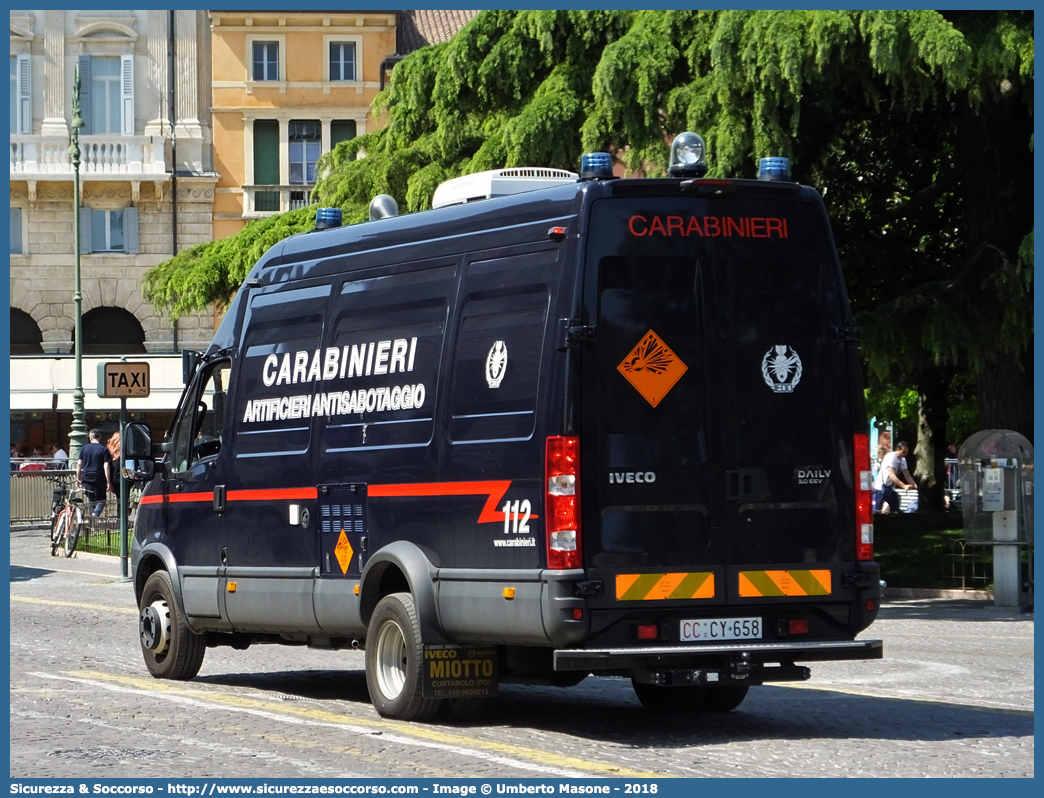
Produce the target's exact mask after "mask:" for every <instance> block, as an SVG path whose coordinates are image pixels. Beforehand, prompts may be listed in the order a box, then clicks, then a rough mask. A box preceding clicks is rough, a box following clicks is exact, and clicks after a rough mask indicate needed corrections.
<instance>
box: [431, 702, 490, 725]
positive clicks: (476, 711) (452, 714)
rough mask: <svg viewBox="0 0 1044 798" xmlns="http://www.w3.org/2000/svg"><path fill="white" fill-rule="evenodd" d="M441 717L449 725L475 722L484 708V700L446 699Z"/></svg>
mask: <svg viewBox="0 0 1044 798" xmlns="http://www.w3.org/2000/svg"><path fill="white" fill-rule="evenodd" d="M443 703H444V704H445V706H444V707H443V710H442V713H441V717H442V718H444V719H445V720H446V721H448V722H449V723H467V722H468V721H472V720H475V719H476V718H478V717H479V716H480V715H481V714H482V710H484V709H485V708H486V699H485V698H447V699H446V700H445V701H444V702H443Z"/></svg>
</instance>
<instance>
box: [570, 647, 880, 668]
mask: <svg viewBox="0 0 1044 798" xmlns="http://www.w3.org/2000/svg"><path fill="white" fill-rule="evenodd" d="M737 657H739V658H743V659H744V660H746V661H749V662H751V663H754V664H763V663H780V664H790V663H795V662H826V661H830V660H857V659H882V658H883V657H884V642H883V641H881V640H836V641H834V640H819V641H816V640H810V641H808V642H786V643H751V642H749V641H743V642H737V643H715V644H710V645H700V646H649V647H643V648H601V649H597V648H589V649H559V650H557V651H555V652H554V668H555V670H556V671H615V670H632V669H644V670H655V669H658V668H686V667H703V666H708V665H714V664H717V663H721V662H722V661H723V660H727V659H733V658H737Z"/></svg>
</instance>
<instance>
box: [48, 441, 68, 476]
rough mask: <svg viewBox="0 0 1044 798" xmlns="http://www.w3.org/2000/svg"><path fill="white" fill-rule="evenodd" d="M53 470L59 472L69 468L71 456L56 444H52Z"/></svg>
mask: <svg viewBox="0 0 1044 798" xmlns="http://www.w3.org/2000/svg"><path fill="white" fill-rule="evenodd" d="M50 454H51V460H52V463H51V468H54V469H57V470H59V471H61V470H64V469H66V468H68V467H69V455H68V454H66V452H65V449H63V448H62V447H61V446H59V445H58V444H56V443H52V444H51V453H50Z"/></svg>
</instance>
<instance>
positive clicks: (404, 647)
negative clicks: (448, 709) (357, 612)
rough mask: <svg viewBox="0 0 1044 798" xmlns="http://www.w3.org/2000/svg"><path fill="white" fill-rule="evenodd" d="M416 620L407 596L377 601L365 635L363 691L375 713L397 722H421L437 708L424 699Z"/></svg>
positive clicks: (412, 604) (412, 605) (402, 594)
mask: <svg viewBox="0 0 1044 798" xmlns="http://www.w3.org/2000/svg"><path fill="white" fill-rule="evenodd" d="M423 667H424V647H423V645H422V644H421V634H420V619H419V617H418V616H417V608H416V605H414V603H413V597H412V596H411V595H410V594H409V593H392V594H391V595H389V596H385V597H384V598H383V599H381V601H380V603H379V604H378V605H377V607H376V608H375V609H374V611H373V615H372V616H371V617H370V623H369V626H368V628H367V632H366V688H367V690H369V693H370V701H371V702H373V707H374V709H376V710H377V714H379V715H380V716H381V717H385V718H395V719H397V720H425V719H426V718H429V717H431V716H432V715H434V714H435V712H436V711H437V710H438V709H439V705H440V702H439V701H438V700H437V699H431V698H424V695H423V692H422V689H423V683H422V669H423Z"/></svg>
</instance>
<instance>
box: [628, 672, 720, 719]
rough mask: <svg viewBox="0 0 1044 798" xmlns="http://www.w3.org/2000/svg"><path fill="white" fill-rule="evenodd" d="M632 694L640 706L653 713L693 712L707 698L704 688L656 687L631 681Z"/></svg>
mask: <svg viewBox="0 0 1044 798" xmlns="http://www.w3.org/2000/svg"><path fill="white" fill-rule="evenodd" d="M631 687H633V688H634V694H635V695H636V696H638V700H639V701H641V702H642V706H644V707H645V708H646V709H651V710H653V711H654V712H694V711H695V710H698V709H700V707H702V706H703V702H704V699H705V698H706V697H707V688H706V687H697V686H685V687H658V686H657V685H655V684H643V683H642V682H636V681H635V680H634V679H633V678H632V679H631Z"/></svg>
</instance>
